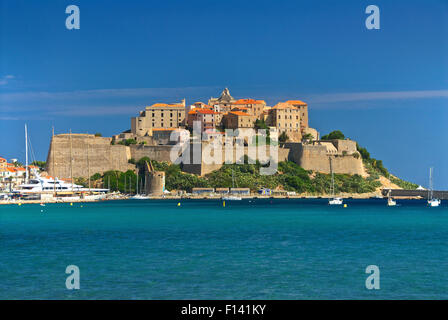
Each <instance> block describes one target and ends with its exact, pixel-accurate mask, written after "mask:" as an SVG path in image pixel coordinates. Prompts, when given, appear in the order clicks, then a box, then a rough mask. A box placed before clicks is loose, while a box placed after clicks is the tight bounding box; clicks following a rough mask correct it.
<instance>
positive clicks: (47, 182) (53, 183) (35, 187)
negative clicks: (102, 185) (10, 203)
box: [12, 171, 109, 194]
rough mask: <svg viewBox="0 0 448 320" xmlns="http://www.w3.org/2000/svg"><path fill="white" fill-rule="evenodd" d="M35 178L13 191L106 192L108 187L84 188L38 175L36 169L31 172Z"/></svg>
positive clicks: (25, 192) (23, 192) (26, 192)
mask: <svg viewBox="0 0 448 320" xmlns="http://www.w3.org/2000/svg"><path fill="white" fill-rule="evenodd" d="M33 175H34V176H35V178H32V179H30V180H29V181H28V183H24V184H21V185H19V186H18V188H17V189H14V190H13V191H12V192H13V193H20V194H30V193H42V192H62V191H65V192H71V191H73V192H88V191H90V192H103V193H105V192H108V191H109V189H98V188H86V187H83V186H81V185H78V184H74V183H70V182H65V181H63V180H59V179H58V178H55V179H53V178H44V177H41V176H40V175H39V173H37V172H36V171H34V172H33Z"/></svg>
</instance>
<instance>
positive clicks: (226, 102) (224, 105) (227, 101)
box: [208, 88, 236, 113]
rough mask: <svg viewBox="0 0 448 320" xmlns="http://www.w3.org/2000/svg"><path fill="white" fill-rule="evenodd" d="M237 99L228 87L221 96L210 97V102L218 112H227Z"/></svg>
mask: <svg viewBox="0 0 448 320" xmlns="http://www.w3.org/2000/svg"><path fill="white" fill-rule="evenodd" d="M235 101H236V100H235V99H234V98H233V97H232V96H231V95H230V91H229V89H228V88H225V89H224V90H223V91H222V93H221V95H220V96H219V98H210V100H208V104H209V105H210V106H212V107H213V108H214V111H216V112H222V113H227V112H229V111H230V110H231V109H232V107H233V103H234V102H235Z"/></svg>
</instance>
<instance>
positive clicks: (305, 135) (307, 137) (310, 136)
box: [302, 133, 313, 141]
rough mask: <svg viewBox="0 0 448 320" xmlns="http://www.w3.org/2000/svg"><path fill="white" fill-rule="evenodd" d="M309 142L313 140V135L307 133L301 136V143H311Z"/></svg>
mask: <svg viewBox="0 0 448 320" xmlns="http://www.w3.org/2000/svg"><path fill="white" fill-rule="evenodd" d="M311 140H313V135H312V134H311V133H307V134H304V135H303V136H302V141H311Z"/></svg>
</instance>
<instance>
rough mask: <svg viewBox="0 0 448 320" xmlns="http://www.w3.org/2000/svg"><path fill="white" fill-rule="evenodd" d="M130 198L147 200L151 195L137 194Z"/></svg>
mask: <svg viewBox="0 0 448 320" xmlns="http://www.w3.org/2000/svg"><path fill="white" fill-rule="evenodd" d="M129 199H132V200H146V199H149V197H148V196H144V195H142V194H136V195H135V196H132V197H130V198H129Z"/></svg>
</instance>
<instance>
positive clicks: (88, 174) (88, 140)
mask: <svg viewBox="0 0 448 320" xmlns="http://www.w3.org/2000/svg"><path fill="white" fill-rule="evenodd" d="M89 144H90V136H89V138H88V139H87V179H89V193H90V162H89Z"/></svg>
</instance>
